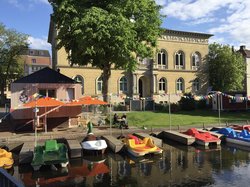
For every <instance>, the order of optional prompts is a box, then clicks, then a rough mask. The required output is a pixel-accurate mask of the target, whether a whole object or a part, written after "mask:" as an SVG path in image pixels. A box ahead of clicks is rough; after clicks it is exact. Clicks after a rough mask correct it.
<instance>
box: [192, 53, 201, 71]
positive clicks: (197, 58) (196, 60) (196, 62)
mask: <svg viewBox="0 0 250 187" xmlns="http://www.w3.org/2000/svg"><path fill="white" fill-rule="evenodd" d="M200 64H201V55H200V53H199V52H195V53H194V54H193V55H192V70H197V69H198V68H199V66H200Z"/></svg>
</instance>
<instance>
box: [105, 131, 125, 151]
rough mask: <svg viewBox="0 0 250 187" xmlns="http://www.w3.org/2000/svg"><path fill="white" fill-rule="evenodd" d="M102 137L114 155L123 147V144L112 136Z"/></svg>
mask: <svg viewBox="0 0 250 187" xmlns="http://www.w3.org/2000/svg"><path fill="white" fill-rule="evenodd" d="M102 137H103V139H104V140H105V141H106V142H107V144H108V147H109V148H110V149H111V150H112V151H113V152H114V153H118V152H119V151H121V150H122V148H123V147H124V143H123V142H122V141H121V140H118V139H117V138H115V137H114V136H110V135H105V136H102Z"/></svg>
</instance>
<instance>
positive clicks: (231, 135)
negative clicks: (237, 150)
mask: <svg viewBox="0 0 250 187" xmlns="http://www.w3.org/2000/svg"><path fill="white" fill-rule="evenodd" d="M229 136H230V137H233V138H237V137H238V134H237V133H236V132H235V131H234V130H232V131H231V132H230V133H229Z"/></svg>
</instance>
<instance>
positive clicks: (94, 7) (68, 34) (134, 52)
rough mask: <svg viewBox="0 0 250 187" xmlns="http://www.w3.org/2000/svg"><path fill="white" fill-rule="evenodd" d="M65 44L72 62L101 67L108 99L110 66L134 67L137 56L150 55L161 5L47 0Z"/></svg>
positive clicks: (147, 1) (61, 42)
mask: <svg viewBox="0 0 250 187" xmlns="http://www.w3.org/2000/svg"><path fill="white" fill-rule="evenodd" d="M49 2H50V3H51V5H52V7H53V11H54V13H53V15H52V18H53V20H54V22H55V23H56V26H57V30H58V36H57V39H58V48H59V49H60V48H61V47H64V48H65V50H66V52H67V53H68V58H69V60H70V61H71V62H72V64H78V65H86V64H88V63H90V64H92V66H93V67H97V68H99V69H101V70H102V78H103V88H102V92H103V96H104V100H105V101H107V93H108V81H109V78H110V75H111V67H114V68H115V69H118V68H122V69H125V70H128V71H133V70H134V69H135V67H136V65H137V57H141V58H145V57H152V56H153V51H154V48H155V47H156V44H157V38H158V37H159V36H160V33H161V29H160V25H161V15H160V13H159V10H160V6H158V5H157V4H156V3H155V1H154V0H141V1H138V0H124V1H117V0H115V1H114V0H112V1H111V0H107V1H100V0H84V1H75V0H49Z"/></svg>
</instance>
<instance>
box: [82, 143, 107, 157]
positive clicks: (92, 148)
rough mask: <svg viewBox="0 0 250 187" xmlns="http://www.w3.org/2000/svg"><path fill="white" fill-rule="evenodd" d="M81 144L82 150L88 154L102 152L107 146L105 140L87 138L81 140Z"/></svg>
mask: <svg viewBox="0 0 250 187" xmlns="http://www.w3.org/2000/svg"><path fill="white" fill-rule="evenodd" d="M81 146H82V148H83V150H84V151H85V152H87V153H89V154H91V153H97V154H98V153H99V152H100V153H101V154H104V152H105V150H106V148H107V147H108V146H107V143H106V141H105V140H89V141H84V142H81Z"/></svg>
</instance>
